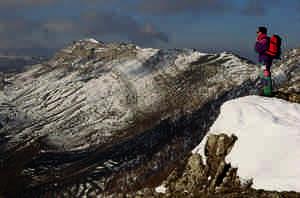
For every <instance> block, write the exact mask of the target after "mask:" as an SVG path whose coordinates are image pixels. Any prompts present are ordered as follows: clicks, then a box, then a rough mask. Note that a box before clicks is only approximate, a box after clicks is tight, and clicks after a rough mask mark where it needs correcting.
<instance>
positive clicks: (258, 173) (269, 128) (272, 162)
mask: <svg viewBox="0 0 300 198" xmlns="http://www.w3.org/2000/svg"><path fill="white" fill-rule="evenodd" d="M220 133H226V134H228V135H232V134H235V135H236V136H237V137H238V140H237V142H236V143H235V145H234V147H233V149H232V151H231V153H230V154H229V155H228V156H227V157H226V161H227V162H230V163H231V164H232V166H234V167H237V168H238V175H239V176H240V177H241V178H242V179H243V180H244V181H247V180H251V178H253V187H254V188H256V189H265V190H276V191H300V166H299V164H300V149H299V145H300V104H296V103H290V102H287V101H284V100H280V99H276V98H264V97H259V96H247V97H243V98H238V99H235V100H231V101H228V102H226V103H225V104H223V105H222V107H221V113H220V115H219V117H218V119H217V120H216V122H215V123H214V124H213V126H212V127H211V128H210V131H209V132H208V134H207V135H206V136H205V138H204V139H203V140H202V141H201V143H200V144H199V145H198V146H197V147H196V148H195V149H194V150H193V152H194V153H200V154H201V155H202V156H204V146H205V143H206V141H207V136H208V135H209V134H220ZM204 160H205V161H206V159H204Z"/></svg>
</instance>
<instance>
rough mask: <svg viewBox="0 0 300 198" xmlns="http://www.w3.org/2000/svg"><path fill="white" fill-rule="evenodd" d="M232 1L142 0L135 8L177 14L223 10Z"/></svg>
mask: <svg viewBox="0 0 300 198" xmlns="http://www.w3.org/2000/svg"><path fill="white" fill-rule="evenodd" d="M232 5H233V4H232V3H231V2H229V1H226V2H225V1H223V0H151V1H148V0H142V1H140V3H139V4H138V6H137V8H138V9H139V10H140V11H141V12H146V13H154V14H161V15H166V14H178V13H181V12H196V13H197V12H199V13H203V12H224V11H227V10H230V9H232Z"/></svg>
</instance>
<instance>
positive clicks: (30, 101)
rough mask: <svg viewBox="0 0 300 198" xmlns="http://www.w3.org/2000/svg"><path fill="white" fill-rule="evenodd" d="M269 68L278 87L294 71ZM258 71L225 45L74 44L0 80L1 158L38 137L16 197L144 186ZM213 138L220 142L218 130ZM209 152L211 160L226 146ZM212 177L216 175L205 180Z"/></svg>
mask: <svg viewBox="0 0 300 198" xmlns="http://www.w3.org/2000/svg"><path fill="white" fill-rule="evenodd" d="M275 71H276V72H277V73H276V72H275V73H274V75H273V76H274V83H275V85H276V86H277V87H280V86H281V85H282V84H284V83H285V82H286V81H287V80H290V79H295V78H296V75H294V74H293V75H291V74H292V73H293V72H298V70H297V67H296V66H294V65H292V64H290V65H286V66H285V67H284V68H283V67H280V66H277V67H276V66H275ZM258 74H259V68H258V67H257V66H256V65H254V64H253V63H251V62H249V61H247V60H244V59H241V58H239V57H237V56H235V55H233V54H230V53H221V54H203V53H200V52H198V51H195V50H189V49H185V50H177V49H176V50H159V49H150V48H148V49H142V48H139V47H137V46H135V45H132V44H124V43H122V44H104V43H102V42H95V41H94V40H83V41H78V42H74V43H73V44H72V45H71V46H69V47H67V48H65V49H62V50H61V51H60V52H58V53H57V54H56V55H55V57H53V58H52V59H51V60H49V61H47V62H44V63H42V64H38V65H34V66H32V67H31V68H29V69H28V70H27V71H25V72H23V73H19V74H17V75H13V76H10V77H9V78H7V79H5V80H6V82H7V83H6V85H5V86H4V88H3V90H2V91H0V104H1V105H0V123H1V126H2V128H1V129H0V154H1V160H2V161H3V162H4V163H8V161H7V160H6V159H8V158H9V157H10V156H12V155H13V153H15V152H16V151H20V149H21V150H23V149H25V148H26V147H27V146H29V147H30V145H26V144H25V145H26V146H24V143H26V142H31V144H36V145H40V150H39V151H38V153H37V154H36V155H35V156H32V155H31V154H30V155H29V154H25V155H28V156H32V158H31V159H30V160H29V161H30V162H29V163H28V164H26V165H24V170H23V171H22V176H23V177H25V178H26V179H28V180H29V182H28V183H27V184H26V187H27V188H26V192H25V193H23V194H22V195H24V196H25V195H26V196H29V197H30V196H32V195H33V194H34V195H37V194H38V195H40V196H44V195H45V194H47V195H49V196H51V195H52V196H57V195H62V194H63V193H65V192H67V194H68V195H69V196H76V195H86V196H87V195H89V193H93V192H97V193H98V192H99V193H98V194H101V193H106V194H105V196H108V195H109V194H112V193H121V194H122V193H124V192H134V191H136V190H138V189H142V188H144V187H153V186H155V185H157V184H158V183H159V182H160V181H162V180H163V179H164V178H165V177H167V175H169V173H170V172H171V171H172V170H173V169H174V167H177V166H178V164H177V163H178V162H179V161H180V160H182V161H184V160H185V159H186V158H187V157H188V153H189V152H190V150H191V149H192V148H193V147H194V146H195V145H196V144H198V143H199V142H200V141H201V139H202V137H203V136H204V135H205V132H206V131H207V129H208V128H209V126H210V125H211V124H212V123H213V122H214V120H215V118H216V117H217V115H218V112H219V107H220V105H221V104H222V103H223V102H224V101H227V100H229V99H232V98H236V97H239V96H243V95H248V94H252V93H256V91H257V90H256V87H255V84H256V83H257V80H258V79H257V76H258ZM218 141H220V142H217V145H222V144H224V145H225V146H228V145H227V143H225V142H222V141H227V139H226V138H225V140H218ZM212 152H213V154H214V152H217V153H218V156H219V158H218V160H217V161H218V162H219V160H220V159H222V157H223V155H224V154H225V153H226V152H228V151H227V150H222V147H219V148H218V149H217V150H214V151H212ZM215 164H216V163H212V164H211V166H212V167H213V168H210V169H208V170H212V169H213V170H216V171H217V170H219V172H218V171H217V172H218V174H217V175H218V177H223V175H222V174H223V172H224V168H225V169H226V170H227V166H226V165H225V167H219V166H216V167H215ZM6 166H7V167H9V164H6ZM191 166H194V165H191ZM199 166H200V165H199ZM191 170H196V169H195V168H191ZM229 170H230V173H228V175H229V176H228V178H230V177H232V178H234V177H235V173H234V170H231V169H229ZM11 171H14V170H11ZM217 172H214V173H215V174H216V173H217ZM226 172H227V171H226ZM209 173H210V172H209ZM211 176H212V177H213V176H214V175H211ZM196 179H197V178H196ZM197 180H199V181H200V180H202V178H198V179H197ZM211 181H213V178H212V179H211ZM197 182H198V181H197ZM210 184H211V183H210ZM220 184H222V185H223V183H222V182H221V183H220V181H219V180H218V179H217V180H216V181H214V184H212V185H209V186H210V187H211V188H212V189H215V187H216V186H219V185H220ZM226 185H228V181H227V180H226V182H225V183H224V186H226ZM178 188H179V187H178ZM205 188H208V186H206V187H205Z"/></svg>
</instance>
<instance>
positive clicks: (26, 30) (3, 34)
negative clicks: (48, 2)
mask: <svg viewBox="0 0 300 198" xmlns="http://www.w3.org/2000/svg"><path fill="white" fill-rule="evenodd" d="M85 37H94V38H96V39H99V40H104V41H106V40H105V38H107V37H110V38H113V40H114V41H130V42H134V43H136V44H140V45H144V44H154V43H156V42H168V40H169V39H168V36H167V35H166V34H165V33H162V32H160V31H158V30H157V29H156V28H155V27H154V25H152V24H149V23H146V22H138V21H137V20H135V19H134V18H133V17H131V16H124V15H120V14H118V13H115V12H104V11H102V12H100V11H99V12H91V11H90V12H89V13H88V14H83V15H82V16H81V17H77V18H76V19H75V18H72V17H70V18H67V17H65V18H64V19H51V18H50V19H49V18H47V19H46V21H38V22H37V21H32V20H29V19H27V20H25V19H22V18H19V17H12V18H5V19H0V43H1V45H0V50H1V51H2V52H3V51H7V50H8V49H9V50H11V51H13V52H14V51H20V50H19V49H31V50H29V51H32V52H35V50H34V48H38V49H42V48H44V49H45V50H44V51H45V53H47V52H49V49H57V48H61V47H64V46H65V45H66V44H67V43H69V42H71V41H72V40H78V39H83V38H85ZM103 38H104V39H103ZM1 51H0V53H1ZM50 51H51V50H50Z"/></svg>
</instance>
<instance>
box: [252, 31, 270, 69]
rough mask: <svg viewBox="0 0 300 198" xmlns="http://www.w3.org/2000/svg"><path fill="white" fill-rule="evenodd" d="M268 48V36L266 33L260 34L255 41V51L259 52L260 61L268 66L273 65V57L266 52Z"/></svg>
mask: <svg viewBox="0 0 300 198" xmlns="http://www.w3.org/2000/svg"><path fill="white" fill-rule="evenodd" d="M268 48H269V38H268V36H267V35H266V34H260V35H259V36H258V37H257V40H256V43H255V51H256V52H257V53H258V62H260V63H263V64H265V65H266V66H267V67H271V65H272V60H273V59H272V58H271V57H270V56H269V55H267V54H266V51H267V50H268Z"/></svg>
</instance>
